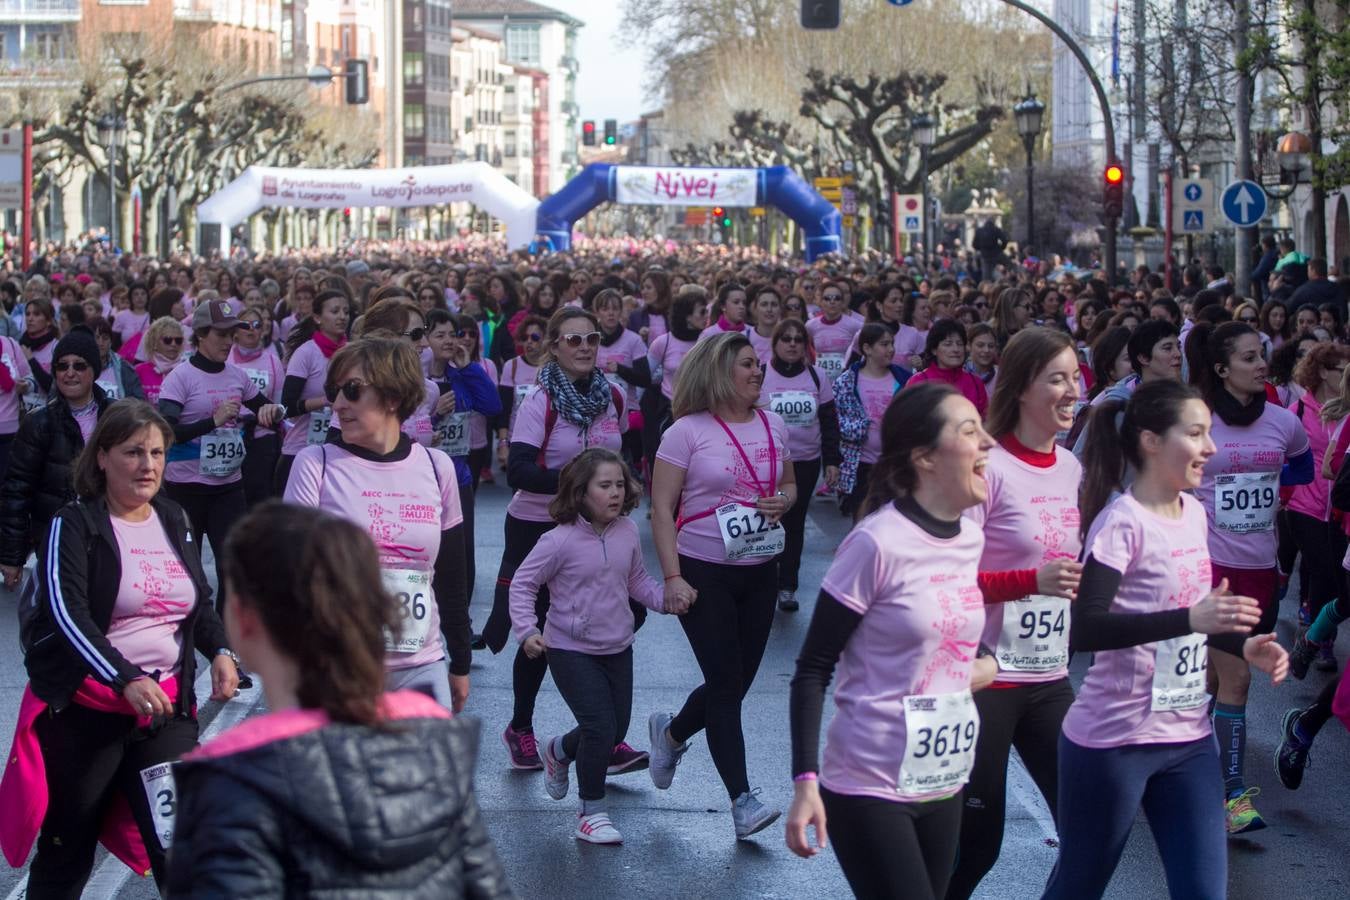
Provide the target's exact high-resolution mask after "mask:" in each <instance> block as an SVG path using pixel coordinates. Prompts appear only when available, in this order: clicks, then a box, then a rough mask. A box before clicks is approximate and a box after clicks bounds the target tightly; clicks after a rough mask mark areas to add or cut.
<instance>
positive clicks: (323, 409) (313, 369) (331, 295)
mask: <svg viewBox="0 0 1350 900" xmlns="http://www.w3.org/2000/svg"><path fill="white" fill-rule="evenodd" d="M297 277H299V276H298V273H297ZM299 290H300V289H299V288H297V291H299ZM314 310H315V311H314V314H313V315H311V316H309V317H308V318H306V319H304V321H302V322H300V324H298V325H297V326H296V327H295V328H293V329H292V330H291V332H290V335H289V336H288V337H287V339H286V347H287V354H286V360H287V362H286V380H285V381H283V382H282V384H281V405H282V406H284V407H285V408H286V418H288V419H290V420H291V427H290V429H289V430H288V431H287V432H286V436H285V437H284V438H283V439H282V441H281V458H280V459H279V460H278V461H277V472H276V482H275V485H274V490H275V491H276V493H278V494H281V493H284V492H285V490H286V481H287V479H288V478H289V477H290V473H291V465H292V464H293V463H294V462H295V456H296V454H297V453H299V452H300V451H301V450H303V449H304V448H305V447H307V446H311V445H314V444H322V443H323V442H324V441H326V440H327V439H328V424H329V422H331V421H332V419H333V410H332V408H331V407H330V406H329V401H328V399H327V397H326V396H325V395H324V384H325V380H326V379H327V377H328V361H329V360H330V359H332V358H333V354H334V353H336V352H337V351H338V350H339V349H340V348H341V347H342V346H343V345H344V344H346V343H347V322H348V320H349V318H350V316H351V302H350V301H349V300H348V299H347V295H346V294H344V293H342V292H341V291H336V290H325V291H323V292H322V293H321V294H319V296H318V298H317V299H316V300H315V301H314Z"/></svg>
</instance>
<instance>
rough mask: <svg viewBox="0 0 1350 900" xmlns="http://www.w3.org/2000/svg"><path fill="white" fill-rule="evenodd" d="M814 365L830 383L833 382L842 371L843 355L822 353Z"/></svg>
mask: <svg viewBox="0 0 1350 900" xmlns="http://www.w3.org/2000/svg"><path fill="white" fill-rule="evenodd" d="M816 365H817V366H819V367H820V370H821V371H822V372H824V373H825V374H826V375H828V376H829V379H830V381H834V380H835V379H836V378H838V377H839V376H840V375H841V374H843V371H844V354H842V353H822V354H820V355H819V356H817V357H816Z"/></svg>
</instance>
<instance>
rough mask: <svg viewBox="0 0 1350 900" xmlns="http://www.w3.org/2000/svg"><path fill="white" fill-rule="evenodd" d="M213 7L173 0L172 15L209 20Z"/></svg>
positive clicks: (209, 1) (210, 0)
mask: <svg viewBox="0 0 1350 900" xmlns="http://www.w3.org/2000/svg"><path fill="white" fill-rule="evenodd" d="M0 2H4V0H0ZM214 7H215V0H173V17H174V18H175V19H176V20H178V21H179V22H210V21H211V16H212V12H213V10H214Z"/></svg>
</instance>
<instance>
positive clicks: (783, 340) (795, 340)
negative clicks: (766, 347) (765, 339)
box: [778, 334, 806, 344]
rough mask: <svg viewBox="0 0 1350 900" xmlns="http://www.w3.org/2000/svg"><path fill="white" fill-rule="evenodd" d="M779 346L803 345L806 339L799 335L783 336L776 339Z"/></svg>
mask: <svg viewBox="0 0 1350 900" xmlns="http://www.w3.org/2000/svg"><path fill="white" fill-rule="evenodd" d="M778 343H780V344H805V343H806V338H804V337H802V336H801V335H799V334H785V335H783V336H782V337H780V338H779V339H778Z"/></svg>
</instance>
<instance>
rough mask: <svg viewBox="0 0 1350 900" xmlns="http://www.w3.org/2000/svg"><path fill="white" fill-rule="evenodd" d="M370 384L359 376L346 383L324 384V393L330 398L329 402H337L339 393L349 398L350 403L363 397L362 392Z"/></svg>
mask: <svg viewBox="0 0 1350 900" xmlns="http://www.w3.org/2000/svg"><path fill="white" fill-rule="evenodd" d="M369 386H370V385H368V384H366V383H365V382H364V381H362V380H360V379H359V378H353V379H352V380H350V381H348V382H346V383H345V384H339V385H327V384H326V385H324V388H323V395H324V396H325V397H327V398H328V402H329V403H336V402H337V398H338V394H339V393H341V394H342V396H344V397H346V398H347V402H348V403H356V402H358V401H359V400H360V399H361V392H362V391H364V390H365V389H366V388H368V387H369Z"/></svg>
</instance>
